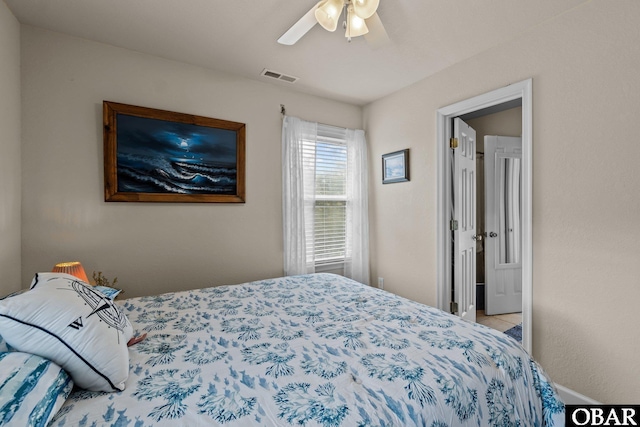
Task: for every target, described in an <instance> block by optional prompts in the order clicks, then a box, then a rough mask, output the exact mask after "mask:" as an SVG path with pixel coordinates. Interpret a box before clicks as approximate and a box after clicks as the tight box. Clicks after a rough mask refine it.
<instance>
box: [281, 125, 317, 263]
mask: <svg viewBox="0 0 640 427" xmlns="http://www.w3.org/2000/svg"><path fill="white" fill-rule="evenodd" d="M317 134H318V124H317V123H312V122H307V121H304V120H300V119H298V118H296V117H289V116H285V118H284V121H283V122H282V194H283V196H282V214H283V215H282V219H283V223H282V226H283V230H284V274H285V275H286V276H293V275H296V274H308V273H314V272H315V261H314V259H313V248H310V249H311V250H310V251H309V252H310V253H309V254H307V252H308V251H307V244H306V241H307V233H308V232H311V233H312V232H313V205H314V202H315V200H314V193H315V161H314V160H313V159H315V156H303V147H302V142H303V141H304V140H308V141H316V139H317ZM310 162H313V164H310ZM305 163H306V164H305ZM305 188H306V189H307V191H305ZM305 193H306V194H307V196H306V197H305ZM310 237H311V236H310ZM311 241H313V239H311Z"/></svg>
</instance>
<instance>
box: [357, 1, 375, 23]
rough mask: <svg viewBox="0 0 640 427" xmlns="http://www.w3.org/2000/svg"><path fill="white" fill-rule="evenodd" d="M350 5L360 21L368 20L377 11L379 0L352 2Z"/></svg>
mask: <svg viewBox="0 0 640 427" xmlns="http://www.w3.org/2000/svg"><path fill="white" fill-rule="evenodd" d="M351 3H352V4H353V11H354V12H355V14H356V15H358V16H359V17H360V18H362V19H368V18H370V17H371V16H372V15H373V14H374V13H376V10H378V5H379V4H380V0H353V1H352V2H351Z"/></svg>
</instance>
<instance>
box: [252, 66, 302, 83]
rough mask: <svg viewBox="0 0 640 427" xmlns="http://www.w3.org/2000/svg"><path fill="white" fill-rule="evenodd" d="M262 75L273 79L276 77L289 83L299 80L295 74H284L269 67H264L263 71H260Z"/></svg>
mask: <svg viewBox="0 0 640 427" xmlns="http://www.w3.org/2000/svg"><path fill="white" fill-rule="evenodd" d="M260 75H261V76H265V77H269V78H271V79H276V80H281V81H283V82H287V83H295V82H297V81H298V77H293V76H288V75H286V74H282V73H279V72H277V71H273V70H268V69H266V68H265V69H264V70H262V73H260Z"/></svg>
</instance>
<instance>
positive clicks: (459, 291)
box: [452, 118, 476, 322]
mask: <svg viewBox="0 0 640 427" xmlns="http://www.w3.org/2000/svg"><path fill="white" fill-rule="evenodd" d="M453 136H454V138H456V139H457V140H458V147H457V148H454V149H453V162H454V167H453V171H454V173H453V193H454V194H453V197H454V203H453V219H454V224H455V225H454V227H452V228H454V230H453V250H454V257H453V284H454V301H455V302H456V303H457V305H458V311H457V313H456V314H457V315H458V316H460V317H462V318H463V319H465V320H469V321H471V322H475V321H476V241H475V239H476V131H475V130H473V128H471V127H469V125H468V124H466V123H465V122H463V121H462V120H460V119H459V118H455V119H454V121H453Z"/></svg>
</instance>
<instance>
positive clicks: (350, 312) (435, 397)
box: [50, 274, 564, 427]
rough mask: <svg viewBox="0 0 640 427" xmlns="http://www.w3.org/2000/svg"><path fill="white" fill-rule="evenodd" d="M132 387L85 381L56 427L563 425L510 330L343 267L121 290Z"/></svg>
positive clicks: (548, 386)
mask: <svg viewBox="0 0 640 427" xmlns="http://www.w3.org/2000/svg"><path fill="white" fill-rule="evenodd" d="M119 303H120V304H122V306H123V307H124V311H125V313H126V315H127V316H128V318H129V320H130V321H131V323H132V325H133V327H134V329H135V331H136V333H137V334H142V333H145V332H146V333H147V334H148V336H147V338H146V339H145V340H143V341H142V342H140V343H138V344H136V345H134V346H132V347H130V349H129V351H130V376H129V379H128V380H127V382H126V388H125V390H124V391H121V392H114V393H103V392H87V391H81V390H75V391H74V392H73V393H72V394H71V396H70V397H69V399H67V402H66V403H65V405H64V406H63V407H62V409H61V410H60V411H59V412H58V414H57V415H56V417H55V418H54V419H53V421H52V423H51V424H50V425H51V426H57V427H62V426H80V427H84V426H86V427H89V426H118V427H119V426H131V427H147V426H172V427H175V426H194V427H195V426H253V425H256V426H289V425H291V426H298V425H302V426H323V427H332V426H363V427H364V426H380V427H382V426H432V427H444V426H562V425H563V424H564V405H563V403H562V401H561V400H560V399H559V397H558V395H557V394H556V391H555V389H554V387H553V385H552V383H551V382H550V380H549V379H548V377H547V376H546V375H545V373H544V372H543V371H542V369H541V368H540V366H539V365H537V364H536V362H535V361H533V360H532V359H531V358H530V356H529V355H528V354H527V353H526V352H525V351H524V350H523V349H522V347H521V346H520V345H519V344H518V343H517V342H516V341H515V340H513V339H511V338H510V337H508V336H506V335H504V334H502V333H500V332H497V331H494V330H492V329H489V328H486V327H484V326H481V325H476V324H471V323H468V322H465V321H463V320H460V319H459V318H457V317H455V316H452V315H449V314H447V313H444V312H442V311H440V310H437V309H434V308H431V307H427V306H425V305H422V304H418V303H416V302H413V301H410V300H407V299H404V298H401V297H399V296H396V295H393V294H391V293H388V292H385V291H382V290H379V289H375V288H372V287H369V286H365V285H362V284H359V283H357V282H354V281H352V280H349V279H346V278H343V277H341V276H336V275H331V274H315V275H305V276H294V277H284V278H278V279H269V280H261V281H257V282H252V283H246V284H241V285H228V286H227V285H226V286H218V287H212V288H207V289H200V290H194V291H184V292H177V293H169V294H163V295H158V296H153V297H140V298H132V299H129V300H123V301H120V302H119Z"/></svg>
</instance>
